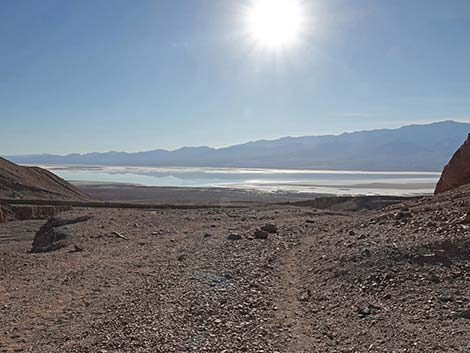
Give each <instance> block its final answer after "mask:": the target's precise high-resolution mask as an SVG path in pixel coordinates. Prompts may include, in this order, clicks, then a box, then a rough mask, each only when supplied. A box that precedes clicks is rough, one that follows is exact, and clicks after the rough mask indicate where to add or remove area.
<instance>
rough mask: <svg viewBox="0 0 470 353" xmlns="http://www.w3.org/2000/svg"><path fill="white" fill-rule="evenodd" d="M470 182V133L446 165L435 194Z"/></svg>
mask: <svg viewBox="0 0 470 353" xmlns="http://www.w3.org/2000/svg"><path fill="white" fill-rule="evenodd" d="M469 183H470V134H469V135H468V136H467V139H466V140H465V142H464V144H463V145H462V146H461V147H460V148H459V149H458V150H457V152H455V154H454V155H453V156H452V158H451V160H450V161H449V163H448V164H447V165H446V166H445V167H444V170H443V171H442V174H441V178H440V179H439V182H438V183H437V186H436V189H435V191H434V194H435V195H437V194H440V193H443V192H446V191H449V190H452V189H456V188H458V187H459V186H462V185H465V184H469Z"/></svg>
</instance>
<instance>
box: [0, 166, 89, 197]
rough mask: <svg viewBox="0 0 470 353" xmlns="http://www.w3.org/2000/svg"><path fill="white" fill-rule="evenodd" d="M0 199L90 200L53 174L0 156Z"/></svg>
mask: <svg viewBox="0 0 470 353" xmlns="http://www.w3.org/2000/svg"><path fill="white" fill-rule="evenodd" d="M0 199H28V200H29V199H41V200H77V201H78V200H80V201H86V200H90V197H89V196H88V195H86V194H84V193H83V192H81V191H80V190H78V189H77V188H76V187H74V186H73V185H71V184H69V183H67V182H66V181H65V180H63V179H61V178H59V177H58V176H56V175H55V174H53V173H51V172H49V171H47V170H44V169H42V168H38V167H23V166H19V165H17V164H14V163H12V162H10V161H8V160H6V159H3V158H0Z"/></svg>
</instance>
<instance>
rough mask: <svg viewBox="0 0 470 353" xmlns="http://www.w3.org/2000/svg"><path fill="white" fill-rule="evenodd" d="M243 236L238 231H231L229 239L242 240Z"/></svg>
mask: <svg viewBox="0 0 470 353" xmlns="http://www.w3.org/2000/svg"><path fill="white" fill-rule="evenodd" d="M241 239H242V237H241V235H240V234H238V233H230V234H229V236H228V237H227V240H241Z"/></svg>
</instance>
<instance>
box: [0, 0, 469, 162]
mask: <svg viewBox="0 0 470 353" xmlns="http://www.w3.org/2000/svg"><path fill="white" fill-rule="evenodd" d="M252 2H253V1H252V0H246V1H245V0H139V1H132V0H75V1H74V0H68V1H63V0H40V1H38V0H2V1H0V154H15V153H42V152H48V153H69V152H88V151H108V150H127V151H138V150H151V149H155V148H169V149H174V148H178V147H182V146H187V145H209V146H225V145H229V144H234V143H239V142H245V141H249V140H255V139H261V138H276V137H281V136H286V135H310V134H321V133H330V132H333V133H336V132H342V131H351V130H358V129H369V128H377V127H397V126H400V125H404V124H407V123H414V122H429V121H436V120H444V119H455V120H460V121H470V1H469V0H441V1H433V0H393V1H390V0H318V1H317V0H311V1H303V3H302V9H303V11H304V12H305V16H306V18H308V31H305V33H302V37H301V38H299V41H298V43H296V45H295V46H294V47H291V48H288V49H285V50H277V51H273V50H266V48H260V47H259V46H258V45H257V44H256V43H254V41H253V40H252V38H250V36H249V35H247V31H246V28H245V27H246V21H245V18H244V16H245V17H246V8H247V7H248V8H249V6H250V4H251V3H252Z"/></svg>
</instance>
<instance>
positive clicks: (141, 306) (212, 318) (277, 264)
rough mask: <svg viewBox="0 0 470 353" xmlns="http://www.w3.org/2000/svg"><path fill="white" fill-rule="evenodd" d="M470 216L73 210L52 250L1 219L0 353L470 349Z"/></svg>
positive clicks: (448, 201)
mask: <svg viewBox="0 0 470 353" xmlns="http://www.w3.org/2000/svg"><path fill="white" fill-rule="evenodd" d="M469 210H470V189H469V188H466V189H462V190H459V191H455V192H451V193H447V194H443V195H442V196H439V197H437V198H434V199H431V198H427V199H421V200H412V201H407V202H406V203H405V204H401V205H394V206H390V207H389V208H386V209H384V210H380V211H370V212H367V213H352V212H333V211H321V210H316V209H313V208H310V207H302V208H301V207H293V206H265V207H246V208H240V209H200V210H198V209H195V210H181V209H179V210H178V209H174V210H155V211H152V210H119V209H93V210H91V209H76V210H73V211H70V212H67V213H64V214H63V215H62V217H64V218H71V217H76V216H85V215H92V216H93V218H92V219H91V220H88V221H86V222H82V223H77V224H74V225H70V226H66V227H64V229H62V230H63V231H64V232H66V233H67V234H69V241H70V245H69V246H67V247H66V248H63V249H60V250H58V251H54V252H50V253H45V254H31V253H29V252H28V251H29V250H30V249H31V241H32V237H33V235H34V232H35V231H36V230H37V229H38V228H39V227H40V226H41V225H42V223H44V222H38V221H29V222H13V223H8V224H5V225H1V226H0V303H1V305H0V352H14V351H16V352H41V353H43V352H44V353H48V352H51V353H53V352H61V353H62V352H116V353H117V352H162V353H163V352H165V353H166V352H250V353H251V352H285V353H287V352H288V353H301V352H344V353H345V352H407V353H409V352H416V353H418V352H446V353H447V352H449V353H450V352H455V353H457V352H458V353H462V352H470V329H469V324H470V321H469V320H470V285H469V284H470V283H469V282H470V216H467V212H469ZM266 223H272V224H275V225H276V226H277V229H278V232H277V233H275V234H269V236H268V238H267V239H254V237H253V232H254V230H255V229H256V228H257V227H261V226H262V225H264V224H266ZM235 233H236V234H238V235H239V237H237V236H236V234H235ZM228 238H234V239H237V238H240V239H238V240H229V239H228Z"/></svg>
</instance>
